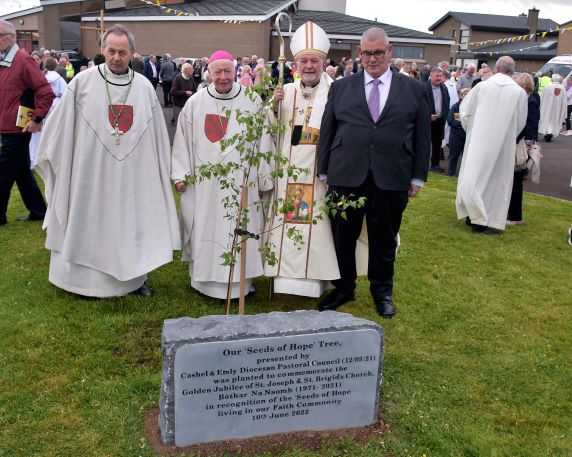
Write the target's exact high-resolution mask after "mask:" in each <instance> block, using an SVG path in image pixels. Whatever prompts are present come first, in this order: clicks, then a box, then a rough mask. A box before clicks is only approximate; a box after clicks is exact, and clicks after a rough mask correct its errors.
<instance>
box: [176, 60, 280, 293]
mask: <svg viewBox="0 0 572 457" xmlns="http://www.w3.org/2000/svg"><path fill="white" fill-rule="evenodd" d="M209 62H210V63H209V69H208V75H209V77H210V78H211V79H212V83H211V84H209V85H208V86H207V87H206V88H205V89H203V90H199V91H198V92H197V93H196V94H195V95H194V96H193V97H191V99H190V100H189V101H188V102H187V103H186V104H185V107H184V108H183V110H182V111H181V114H180V116H179V122H178V125H177V133H176V134H175V140H174V143H173V161H172V172H171V178H172V179H173V181H174V183H175V188H176V189H177V191H178V192H180V193H181V219H182V225H183V254H182V260H184V261H187V262H189V274H190V276H191V287H193V288H194V289H196V290H198V291H199V292H201V293H203V294H205V295H207V296H210V297H214V298H221V299H224V298H226V296H227V287H228V286H227V284H228V280H229V269H230V267H229V266H223V265H221V262H222V259H221V255H223V254H224V253H227V252H230V251H231V244H232V238H233V233H234V229H235V223H236V218H237V213H236V212H235V210H237V209H236V208H231V209H227V208H226V207H225V205H223V200H224V199H225V198H232V195H233V194H232V190H230V189H229V188H228V186H223V185H221V183H220V182H219V181H218V179H217V178H211V179H204V180H203V179H201V178H200V174H201V173H200V170H199V166H200V165H201V164H206V163H210V164H219V163H220V164H228V163H229V162H233V163H235V164H242V163H243V161H244V159H245V157H244V154H243V155H242V156H241V153H240V151H239V149H242V148H246V149H245V151H248V150H250V148H255V149H256V150H255V152H258V151H260V152H264V153H266V152H270V151H272V148H273V143H272V138H271V137H270V135H264V136H263V137H262V139H261V140H260V142H259V143H257V144H255V143H251V144H242V145H241V147H240V148H237V147H236V145H235V146H231V147H229V148H228V149H225V150H224V151H223V149H222V146H221V140H222V139H223V138H227V139H228V138H232V137H233V136H234V135H236V134H239V133H241V132H242V131H243V129H244V128H245V126H244V125H243V124H241V123H239V122H238V120H237V118H236V117H237V110H239V111H240V112H241V114H242V115H246V114H247V113H253V112H255V111H257V110H258V109H259V108H260V107H259V99H256V100H255V101H253V100H251V99H250V98H249V96H248V95H247V94H246V93H245V90H244V88H243V87H242V86H240V85H239V84H238V83H236V82H235V74H234V62H233V56H232V55H231V54H230V53H228V52H226V51H217V52H215V53H214V54H213V55H212V56H211V57H210V60H209ZM227 111H230V116H229V115H228V113H227ZM269 174H270V165H269V164H268V163H266V162H264V161H262V162H261V163H260V165H259V166H258V167H254V166H253V167H251V168H250V174H249V175H248V183H249V187H248V208H249V213H248V219H249V221H248V226H247V230H248V231H249V232H250V233H255V234H260V233H261V232H262V228H263V225H264V222H263V219H262V212H261V211H259V210H258V209H257V206H256V201H258V200H259V192H263V191H266V190H269V189H270V188H272V182H271V180H270V179H268V178H269ZM243 175H244V172H243V170H242V168H239V169H233V171H232V172H231V174H230V176H229V178H231V179H233V180H234V182H235V183H237V185H238V186H239V187H240V186H241V184H242V179H243ZM188 176H196V181H195V182H194V183H192V182H191V183H189V184H186V182H188V181H187V179H186V178H187V177H188ZM229 211H230V213H229ZM246 246H247V248H246V253H247V255H246V261H247V265H246V271H245V277H246V279H247V286H246V290H247V291H249V290H250V287H251V282H252V278H255V277H257V276H260V275H262V273H263V267H262V258H261V256H260V252H259V247H260V241H259V240H256V239H254V238H253V239H249V240H248V241H247V243H246ZM241 252H242V251H241ZM238 257H240V255H239V256H238ZM239 265H240V259H237V260H236V267H235V269H234V276H233V277H232V278H231V283H232V284H231V290H230V294H231V297H232V298H237V297H238V296H239V295H240V288H239V278H240V267H239Z"/></svg>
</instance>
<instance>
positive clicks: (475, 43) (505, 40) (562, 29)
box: [455, 25, 572, 47]
mask: <svg viewBox="0 0 572 457" xmlns="http://www.w3.org/2000/svg"><path fill="white" fill-rule="evenodd" d="M567 31H572V25H571V26H568V27H560V26H556V27H555V28H553V29H550V30H546V31H544V32H538V33H531V34H529V35H519V36H513V37H507V38H498V39H496V40H485V41H473V42H471V43H467V44H466V46H467V47H468V46H477V47H483V46H488V45H493V44H502V43H513V42H514V41H530V40H532V39H533V38H534V37H542V38H545V37H546V35H548V34H549V33H555V32H560V33H562V34H564V33H565V32H567ZM455 45H456V46H461V43H456V44H455Z"/></svg>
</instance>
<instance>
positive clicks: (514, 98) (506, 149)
mask: <svg viewBox="0 0 572 457" xmlns="http://www.w3.org/2000/svg"><path fill="white" fill-rule="evenodd" d="M527 100H528V99H527V96H526V92H525V91H524V90H523V89H522V88H521V87H520V86H519V85H518V84H516V82H515V81H514V80H513V79H512V78H511V77H510V76H507V75H504V74H502V73H497V74H495V75H494V76H491V77H490V78H489V79H487V80H486V81H483V82H481V83H479V84H477V85H476V86H475V87H474V88H472V89H471V90H470V91H469V93H468V94H467V96H466V97H465V98H464V99H463V102H462V103H461V106H460V117H461V123H462V124H463V128H464V129H465V130H466V131H467V140H466V142H465V149H464V152H463V162H462V164H461V171H460V173H459V181H458V183H457V199H456V206H457V217H458V218H459V219H462V218H465V217H467V216H468V217H469V218H470V219H471V222H472V223H473V224H478V225H483V226H487V227H492V228H496V229H499V230H504V228H505V225H506V218H507V211H508V206H509V203H510V195H511V190H512V180H513V174H514V155H515V150H516V137H517V136H518V134H519V133H520V132H521V131H522V129H523V128H524V126H525V124H526V116H527V113H528V101H527Z"/></svg>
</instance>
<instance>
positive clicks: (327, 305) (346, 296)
mask: <svg viewBox="0 0 572 457" xmlns="http://www.w3.org/2000/svg"><path fill="white" fill-rule="evenodd" d="M354 299H355V296H354V292H353V291H351V292H340V291H339V290H337V289H334V290H333V291H332V292H330V293H329V294H328V295H327V296H326V297H325V298H324V299H323V300H322V301H321V302H320V304H319V305H318V309H319V310H320V311H333V310H335V309H337V308H339V307H340V306H342V305H343V304H345V303H347V302H350V301H352V300H354Z"/></svg>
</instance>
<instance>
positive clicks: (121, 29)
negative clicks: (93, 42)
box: [101, 24, 135, 51]
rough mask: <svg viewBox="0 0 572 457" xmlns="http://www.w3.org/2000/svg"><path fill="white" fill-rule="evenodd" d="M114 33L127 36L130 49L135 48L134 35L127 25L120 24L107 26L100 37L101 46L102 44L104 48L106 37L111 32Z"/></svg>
mask: <svg viewBox="0 0 572 457" xmlns="http://www.w3.org/2000/svg"><path fill="white" fill-rule="evenodd" d="M112 33H113V34H114V35H125V36H126V37H127V39H128V40H129V47H130V48H131V50H132V51H134V50H135V37H134V36H133V34H132V33H131V32H130V31H129V30H128V29H127V27H124V26H122V25H119V24H115V25H113V26H111V27H109V28H108V29H107V30H106V31H105V33H104V34H103V37H102V38H101V46H103V47H104V48H105V47H107V37H108V36H109V35H111V34H112Z"/></svg>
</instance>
